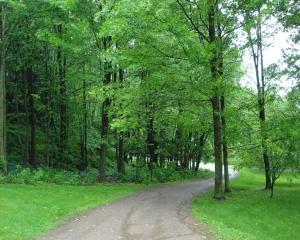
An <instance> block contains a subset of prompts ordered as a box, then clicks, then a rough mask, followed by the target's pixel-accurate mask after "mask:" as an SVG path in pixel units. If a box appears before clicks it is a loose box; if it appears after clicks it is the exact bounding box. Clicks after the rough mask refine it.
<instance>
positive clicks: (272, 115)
mask: <svg viewBox="0 0 300 240" xmlns="http://www.w3.org/2000/svg"><path fill="white" fill-rule="evenodd" d="M0 7H1V14H0V18H1V19H0V20H1V24H0V36H1V46H0V49H1V56H0V58H1V59H0V63H1V68H0V123H1V126H0V138H1V139H0V143H1V144H0V158H1V163H0V166H1V168H2V172H3V175H4V176H5V175H7V174H10V173H13V172H14V171H15V170H16V169H18V168H19V166H22V167H24V168H30V169H37V168H43V169H57V170H64V171H68V172H81V173H84V172H87V171H91V169H97V170H96V171H97V178H98V181H105V180H106V179H107V178H110V177H117V176H126V175H128V174H129V173H130V174H133V175H134V177H133V178H132V179H135V180H136V179H137V178H138V177H139V175H140V174H141V172H147V174H150V175H151V176H152V174H153V172H154V171H157V169H160V170H159V171H165V170H166V169H175V170H174V171H181V170H182V169H186V170H187V171H191V172H196V171H197V170H198V168H199V164H200V162H210V161H213V162H214V163H215V193H214V198H216V199H223V198H224V192H226V191H227V192H229V191H230V184H229V176H228V163H229V164H230V163H231V164H233V163H234V164H236V165H238V166H247V167H258V168H261V169H264V171H265V176H266V186H265V187H266V188H267V189H273V186H274V183H275V181H276V179H277V178H278V177H279V176H280V174H281V173H282V172H283V171H284V170H288V171H297V170H299V167H300V161H299V160H300V158H299V153H300V148H299V147H300V132H299V129H300V120H299V119H300V88H299V87H300V85H299V83H300V82H299V79H300V78H299V77H300V76H299V74H300V71H299V66H300V65H299V59H300V53H299V40H300V38H299V37H300V36H299V29H300V28H299V27H300V14H299V13H300V5H299V2H298V1H297V0H247V1H245V0H240V1H239V0H237V1H231V0H205V1H202V0H201V1H200V0H199V1H198V0H164V1H161V0H111V1H109V0H106V1H105V0H103V1H101V0H25V1H21V0H4V1H3V0H2V1H0ZM283 31H286V32H288V33H289V34H290V41H289V44H290V46H289V48H288V49H285V51H284V54H283V58H282V60H281V62H282V64H281V65H276V64H272V65H269V66H268V65H266V64H265V62H264V51H265V48H266V46H267V40H268V38H270V36H273V37H274V36H275V37H276V36H279V35H280V34H282V32H283ZM297 44H298V46H297ZM245 53H250V55H251V61H252V66H251V68H253V71H251V73H253V74H252V75H251V76H250V77H251V79H252V81H253V83H255V85H256V89H255V88H252V87H251V86H247V85H245V84H242V80H243V78H244V77H245V74H246V73H247V72H248V69H246V67H245V65H244V64H243V56H244V55H245ZM287 80H289V81H290V80H293V83H294V84H293V86H291V87H290V88H288V89H287V91H285V92H284V94H280V86H282V84H280V82H283V83H284V81H287ZM223 171H224V178H223ZM165 172H166V171H165Z"/></svg>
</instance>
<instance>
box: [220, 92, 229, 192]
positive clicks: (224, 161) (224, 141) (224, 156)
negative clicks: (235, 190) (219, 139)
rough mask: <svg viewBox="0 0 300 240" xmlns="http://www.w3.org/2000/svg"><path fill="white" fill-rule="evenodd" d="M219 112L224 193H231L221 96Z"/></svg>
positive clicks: (223, 109)
mask: <svg viewBox="0 0 300 240" xmlns="http://www.w3.org/2000/svg"><path fill="white" fill-rule="evenodd" d="M221 111H222V119H221V120H222V131H223V132H222V136H223V163H224V181H225V192H227V193H228V192H231V189H230V182H229V169H228V147H227V138H226V118H225V116H224V112H225V97H224V96H221Z"/></svg>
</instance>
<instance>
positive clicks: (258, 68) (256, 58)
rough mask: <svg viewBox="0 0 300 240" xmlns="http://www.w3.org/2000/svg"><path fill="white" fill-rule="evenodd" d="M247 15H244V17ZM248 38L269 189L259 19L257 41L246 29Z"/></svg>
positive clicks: (266, 184) (266, 179) (268, 186)
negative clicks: (254, 76)
mask: <svg viewBox="0 0 300 240" xmlns="http://www.w3.org/2000/svg"><path fill="white" fill-rule="evenodd" d="M258 15H259V16H260V15H261V13H260V9H258ZM248 17H249V16H248V15H246V18H248ZM247 34H248V40H249V42H250V47H251V51H252V58H253V62H254V68H255V75H256V87H257V102H258V112H259V114H258V115H259V123H260V134H261V149H262V158H263V162H264V168H265V188H266V189H270V188H271V187H272V186H271V185H272V184H271V175H270V162H269V157H268V147H267V144H266V142H267V138H266V134H265V129H264V125H265V120H266V112H265V80H264V78H265V76H264V59H263V44H262V30H261V22H260V20H259V22H258V24H257V26H256V37H257V43H255V42H254V41H253V39H252V36H251V32H250V31H248V32H247ZM255 44H257V50H255Z"/></svg>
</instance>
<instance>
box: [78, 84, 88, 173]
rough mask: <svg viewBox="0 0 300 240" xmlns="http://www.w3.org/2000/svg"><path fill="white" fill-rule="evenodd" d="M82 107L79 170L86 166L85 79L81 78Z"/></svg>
mask: <svg viewBox="0 0 300 240" xmlns="http://www.w3.org/2000/svg"><path fill="white" fill-rule="evenodd" d="M82 108H83V117H82V128H81V143H80V147H81V164H80V170H81V171H84V170H86V168H87V165H88V162H87V99H86V80H85V79H84V80H83V88H82Z"/></svg>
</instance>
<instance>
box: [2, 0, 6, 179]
mask: <svg viewBox="0 0 300 240" xmlns="http://www.w3.org/2000/svg"><path fill="white" fill-rule="evenodd" d="M0 4H1V5H0V11H1V12H0V34H1V39H0V40H1V42H0V43H1V46H0V51H1V52H0V55H1V56H0V167H2V172H3V174H4V175H6V174H7V159H6V92H5V51H6V47H5V41H4V38H5V7H4V4H3V3H0Z"/></svg>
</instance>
